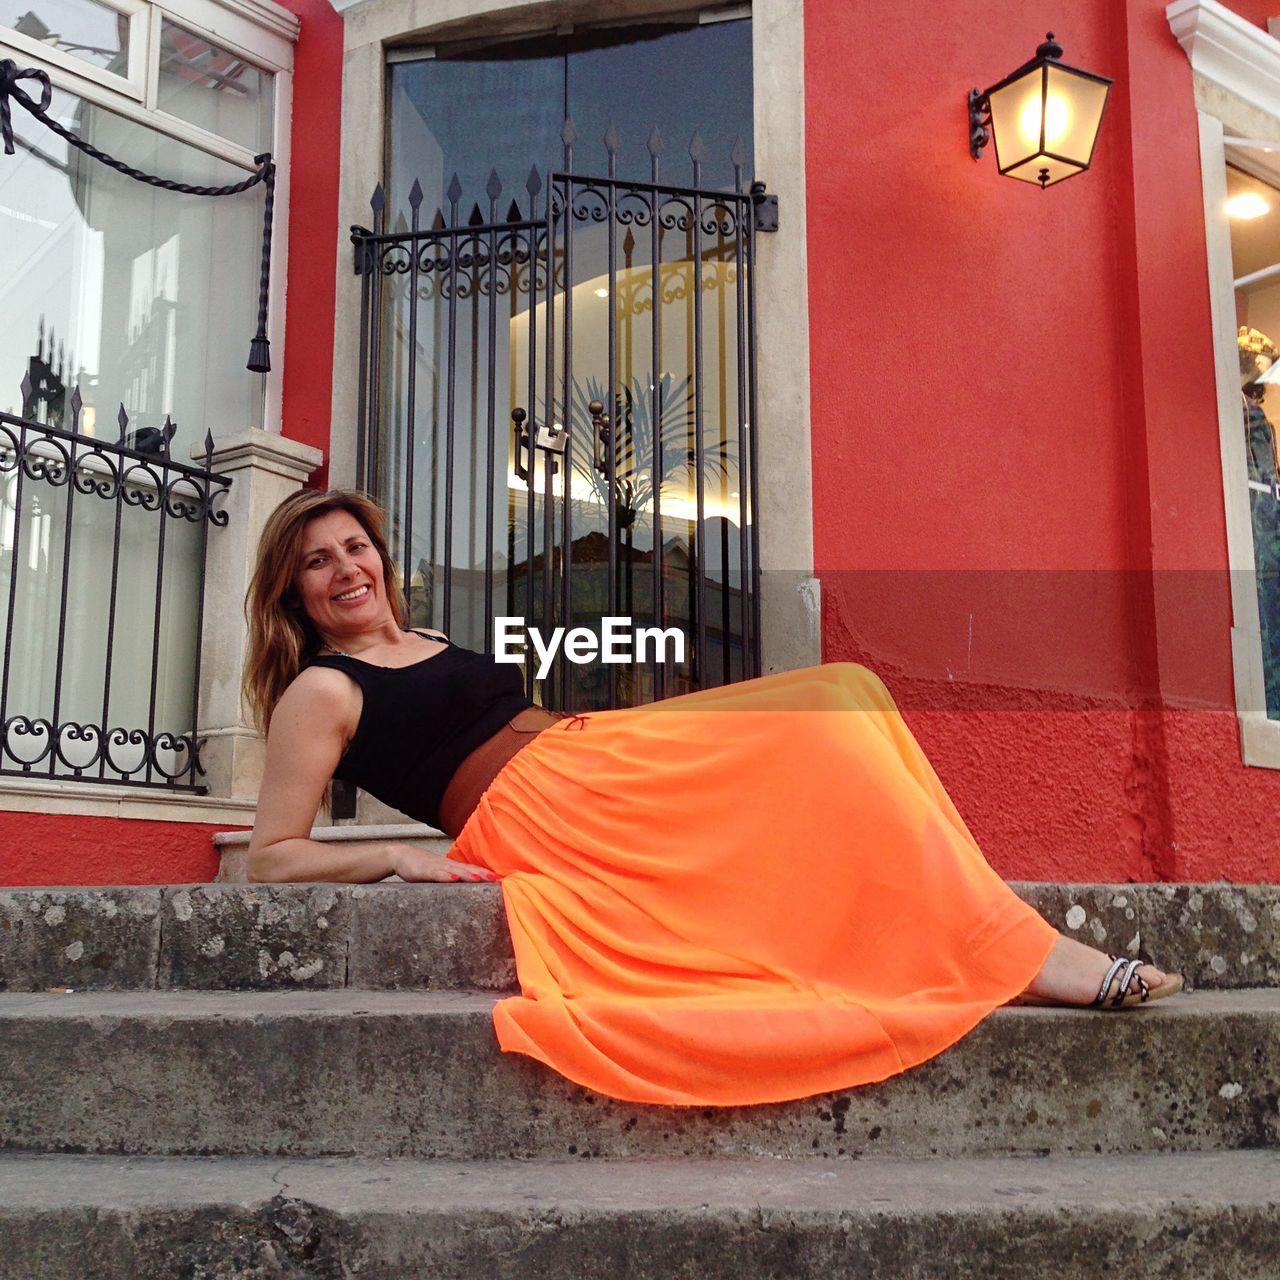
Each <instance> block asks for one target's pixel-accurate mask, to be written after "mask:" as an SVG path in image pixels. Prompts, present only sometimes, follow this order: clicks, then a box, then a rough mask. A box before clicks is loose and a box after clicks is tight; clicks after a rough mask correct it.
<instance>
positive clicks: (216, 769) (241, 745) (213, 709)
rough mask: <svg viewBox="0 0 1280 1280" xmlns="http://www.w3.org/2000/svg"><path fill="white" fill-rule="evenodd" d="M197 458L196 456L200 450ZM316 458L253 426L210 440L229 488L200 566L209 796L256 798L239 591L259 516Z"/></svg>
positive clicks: (260, 748) (293, 488)
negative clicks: (222, 523) (220, 524)
mask: <svg viewBox="0 0 1280 1280" xmlns="http://www.w3.org/2000/svg"><path fill="white" fill-rule="evenodd" d="M198 456H199V459H200V461H201V462H203V461H204V453H203V451H201V452H200V453H199V455H198ZM323 461H324V454H323V453H322V452H321V451H320V450H319V449H316V448H314V447H313V446H311V445H308V444H299V443H298V441H296V440H289V439H287V438H286V437H284V436H281V435H277V434H276V433H275V432H272V431H262V430H259V429H257V428H253V429H251V430H249V431H242V432H239V433H238V434H236V435H233V436H228V437H226V438H225V439H223V440H215V441H214V450H213V461H212V464H211V468H212V470H213V471H214V472H215V473H216V474H219V475H225V476H229V477H230V478H231V489H230V491H229V493H228V494H227V497H226V498H225V499H224V500H223V503H222V509H223V510H225V511H226V512H227V515H228V516H229V520H228V522H227V525H226V527H225V528H222V529H218V528H211V529H210V530H209V544H208V546H209V550H208V561H207V567H206V571H205V598H204V634H203V643H202V651H201V660H200V716H199V723H200V729H199V731H198V737H199V738H202V739H203V740H204V748H203V750H202V751H201V754H200V761H201V764H202V765H203V766H204V770H205V776H204V778H203V782H204V784H205V785H206V786H207V787H208V788H209V794H210V795H214V796H236V797H245V798H249V799H254V798H256V797H257V794H258V784H259V782H260V781H261V780H262V764H263V757H264V749H265V743H264V742H263V740H262V738H261V737H260V736H259V735H258V733H257V731H256V730H255V729H254V728H253V724H252V722H251V720H250V718H249V716H248V714H247V712H246V709H245V707H244V706H243V704H242V702H241V698H240V673H241V670H242V669H243V666H244V656H245V647H246V643H247V641H248V628H247V626H246V624H245V620H244V597H245V592H246V590H247V589H248V586H249V579H250V577H251V576H252V574H253V564H254V557H255V555H256V553H257V548H258V538H259V537H260V536H261V534H262V529H263V526H264V525H265V524H266V522H267V517H268V516H269V515H270V514H271V512H272V511H274V510H275V508H276V507H277V506H279V504H280V503H281V502H282V501H283V500H284V499H285V498H287V497H288V496H289V495H290V494H291V493H295V492H297V490H298V489H300V488H301V487H302V485H303V483H304V482H305V480H306V479H307V477H308V476H309V475H310V474H311V473H312V472H313V471H314V470H315V469H316V467H318V466H319V465H320V463H321V462H323Z"/></svg>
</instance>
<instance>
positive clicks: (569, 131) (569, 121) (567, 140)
mask: <svg viewBox="0 0 1280 1280" xmlns="http://www.w3.org/2000/svg"><path fill="white" fill-rule="evenodd" d="M577 140H578V131H577V129H576V128H574V124H573V117H572V116H565V118H564V124H563V125H561V127H560V141H561V142H563V143H564V145H565V146H566V147H571V146H573V144H574V143H575V142H577Z"/></svg>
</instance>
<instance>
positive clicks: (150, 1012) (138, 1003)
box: [0, 987, 1280, 1023]
mask: <svg viewBox="0 0 1280 1280" xmlns="http://www.w3.org/2000/svg"><path fill="white" fill-rule="evenodd" d="M501 998H503V997H502V996H501V995H491V994H489V993H487V992H473V991H370V990H366V991H361V990H352V989H350V988H343V989H339V990H335V991H72V992H69V993H66V994H63V993H60V992H30V991H11V992H0V1020H2V1019H8V1018H32V1019H59V1018H102V1019H121V1018H135V1019H144V1020H146V1019H157V1018H160V1019H200V1018H208V1019H217V1020H219V1021H225V1020H228V1019H249V1020H253V1019H260V1018H264V1017H288V1018H293V1017H307V1018H315V1017H351V1016H354V1015H357V1014H359V1015H362V1016H366V1017H379V1016H386V1017H401V1018H402V1017H406V1016H408V1017H414V1016H416V1017H428V1016H431V1017H441V1016H444V1017H447V1016H456V1017H462V1016H468V1015H476V1014H487V1013H488V1012H489V1011H490V1010H491V1009H492V1008H493V1006H494V1004H495V1003H496V1002H497V1000H499V999H501ZM1240 1014H1245V1015H1255V1016H1263V1017H1270V1016H1274V1015H1277V1014H1280V988H1277V987H1244V988H1235V989H1230V990H1224V991H1189V992H1184V993H1183V994H1181V995H1179V996H1177V997H1174V998H1171V999H1167V1000H1158V1001H1153V1002H1152V1003H1151V1004H1150V1005H1148V1006H1147V1007H1146V1008H1144V1009H1138V1010H1126V1011H1124V1012H1120V1013H1114V1012H1105V1013H1098V1012H1095V1011H1093V1010H1087V1009H1068V1008H1055V1007H1039V1006H1018V1007H1010V1008H1005V1009H997V1010H996V1011H995V1013H994V1014H993V1015H992V1016H993V1017H996V1018H1016V1019H1026V1020H1041V1019H1044V1020H1055V1021H1057V1020H1061V1019H1063V1018H1069V1019H1079V1018H1083V1017H1086V1016H1087V1017H1091V1018H1092V1017H1101V1018H1102V1019H1104V1022H1105V1023H1111V1022H1114V1021H1117V1020H1118V1019H1121V1018H1124V1019H1132V1018H1143V1019H1148V1018H1172V1019H1181V1020H1185V1019H1199V1018H1203V1017H1206V1016H1227V1015H1232V1016H1234V1015H1240Z"/></svg>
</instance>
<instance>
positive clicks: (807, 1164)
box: [0, 1151, 1280, 1221]
mask: <svg viewBox="0 0 1280 1280" xmlns="http://www.w3.org/2000/svg"><path fill="white" fill-rule="evenodd" d="M275 1196H287V1197H290V1198H296V1199H304V1200H307V1201H309V1202H311V1203H314V1204H316V1205H320V1206H323V1207H326V1208H329V1209H333V1210H336V1211H339V1212H370V1211H380V1212H405V1211H415V1210H416V1211H421V1212H439V1213H445V1212H456V1211H462V1210H479V1209H487V1210H502V1211H515V1212H520V1213H528V1212H530V1211H534V1210H537V1209H539V1208H543V1209H545V1208H550V1207H553V1206H554V1207H555V1208H557V1209H559V1210H561V1211H563V1212H572V1211H574V1210H583V1211H602V1210H607V1211H611V1212H616V1211H628V1212H629V1211H639V1210H662V1209H679V1210H691V1209H692V1210H698V1209H708V1208H709V1209H716V1208H737V1209H743V1210H749V1209H755V1208H766V1209H767V1208H773V1209H804V1210H806V1211H809V1212H814V1213H823V1212H828V1213H846V1214H848V1213H854V1214H857V1213H873V1212H874V1213H876V1214H900V1215H903V1216H906V1215H909V1214H920V1213H939V1214H949V1213H956V1212H963V1211H971V1210H974V1209H989V1210H996V1211H1000V1212H1009V1213H1014V1212H1022V1211H1024V1210H1026V1209H1028V1208H1035V1207H1037V1206H1040V1207H1042V1208H1046V1209H1049V1210H1051V1211H1053V1212H1060V1211H1062V1210H1064V1209H1071V1208H1079V1209H1085V1210H1088V1211H1089V1212H1091V1213H1094V1212H1099V1213H1100V1212H1105V1210H1106V1209H1107V1207H1108V1206H1111V1207H1120V1208H1125V1209H1130V1210H1131V1209H1135V1208H1139V1207H1143V1206H1145V1207H1147V1208H1149V1209H1154V1208H1157V1207H1160V1206H1166V1205H1176V1204H1197V1205H1201V1206H1207V1205H1221V1206H1229V1205H1234V1206H1243V1205H1256V1206H1268V1205H1274V1206H1277V1207H1280V1160H1278V1159H1277V1158H1276V1154H1275V1152H1273V1151H1214V1152H1184V1153H1175V1154H1167V1153H1157V1154H1142V1155H1111V1156H987V1157H976V1158H974V1157H970V1158H955V1159H949V1160H927V1159H926V1160H903V1159H894V1158H890V1157H886V1158H884V1159H880V1160H865V1161H864V1160H835V1161H833V1160H812V1159H798V1160H773V1159H768V1158H760V1159H732V1158H724V1159H714V1160H713V1159H701V1160H699V1159H691V1158H689V1159H684V1160H681V1161H679V1162H678V1163H672V1162H670V1161H665V1160H643V1159H616V1160H587V1159H576V1160H490V1161H446V1160H390V1159H379V1160H367V1159H363V1160H362V1159H344V1158H333V1159H323V1160H315V1159H311V1160H308V1159H293V1160H281V1159H278V1158H277V1159H261V1158H255V1157H239V1156H237V1157H225V1156H224V1157H201V1156H110V1155H99V1156H85V1155H26V1154H14V1153H0V1221H3V1217H4V1215H5V1214H6V1213H10V1214H13V1213H21V1212H29V1211H31V1210H40V1209H46V1210H48V1209H54V1208H57V1207H59V1206H62V1205H73V1204H74V1205H82V1206H85V1207H88V1208H99V1209H106V1208H111V1207H115V1208H132V1207H138V1206H142V1205H159V1204H165V1205H174V1206H183V1205H193V1204H201V1203H206V1202H210V1201H219V1202H225V1203H234V1204H253V1203H255V1202H258V1203H260V1202H262V1201H265V1200H270V1199H272V1198H273V1197H275Z"/></svg>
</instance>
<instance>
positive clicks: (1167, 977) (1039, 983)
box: [1019, 934, 1182, 1006]
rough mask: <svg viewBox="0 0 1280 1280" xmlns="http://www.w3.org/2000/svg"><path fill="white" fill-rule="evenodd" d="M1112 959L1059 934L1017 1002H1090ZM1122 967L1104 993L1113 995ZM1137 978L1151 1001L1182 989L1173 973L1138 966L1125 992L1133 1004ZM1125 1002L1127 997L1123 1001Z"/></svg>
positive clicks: (1138, 992)
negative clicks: (1143, 984)
mask: <svg viewBox="0 0 1280 1280" xmlns="http://www.w3.org/2000/svg"><path fill="white" fill-rule="evenodd" d="M1113 964H1114V962H1113V960H1112V959H1111V957H1110V956H1108V955H1107V954H1106V953H1105V952H1103V951H1098V950H1097V949H1096V948H1094V947H1088V946H1085V944H1084V943H1083V942H1077V941H1076V939H1075V938H1068V937H1067V936H1066V935H1065V934H1059V936H1058V941H1057V943H1056V945H1055V946H1054V948H1053V950H1052V951H1050V952H1049V956H1048V958H1047V959H1046V960H1045V962H1044V964H1043V965H1042V966H1041V968H1040V972H1039V973H1037V974H1036V976H1035V977H1034V978H1033V979H1032V980H1031V985H1030V986H1029V987H1027V989H1026V991H1024V992H1023V993H1022V996H1020V997H1019V1001H1022V1002H1024V1003H1029V1004H1031V1003H1034V1004H1040V1003H1043V1004H1063V1005H1080V1006H1088V1005H1091V1004H1092V1003H1093V1002H1094V1001H1095V1000H1096V999H1097V998H1098V992H1099V990H1100V989H1101V987H1102V983H1103V980H1104V979H1105V978H1106V976H1107V973H1108V971H1109V970H1110V969H1111V968H1112V966H1113ZM1126 968H1127V966H1126V967H1125V968H1121V969H1120V971H1119V972H1118V973H1116V974H1115V975H1114V976H1113V978H1112V981H1111V984H1110V986H1109V988H1108V991H1107V995H1108V996H1109V997H1111V996H1114V995H1115V994H1116V991H1117V989H1118V986H1119V984H1120V983H1121V982H1123V980H1124V974H1125V969H1126ZM1138 978H1141V979H1142V980H1143V981H1144V982H1145V983H1146V984H1147V987H1148V988H1149V990H1150V993H1151V994H1150V998H1151V999H1152V1000H1156V999H1159V998H1160V997H1161V996H1166V995H1173V994H1174V993H1175V992H1177V991H1181V990H1182V979H1181V977H1180V976H1178V975H1177V974H1167V973H1162V972H1161V971H1160V970H1159V969H1157V968H1156V967H1155V966H1154V965H1150V964H1144V965H1140V966H1139V967H1138V969H1137V971H1136V976H1135V977H1134V979H1133V980H1132V981H1131V982H1130V983H1129V987H1128V994H1129V995H1130V996H1132V997H1133V1001H1134V1002H1135V1003H1137V1002H1138V1001H1139V999H1140V997H1141V987H1140V986H1139V984H1138ZM1125 1003H1126V1004H1128V1003H1129V1001H1128V1000H1126V1001H1125Z"/></svg>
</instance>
